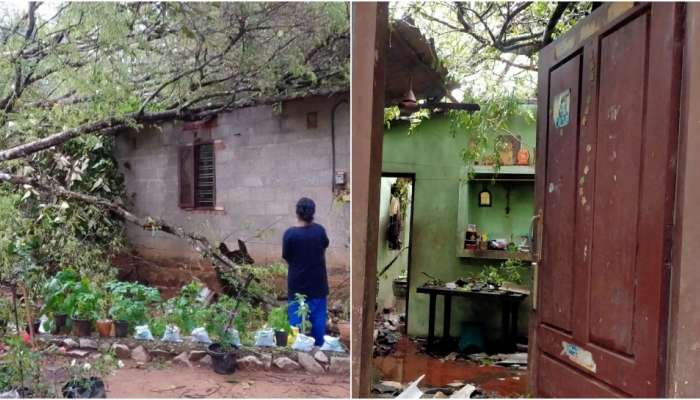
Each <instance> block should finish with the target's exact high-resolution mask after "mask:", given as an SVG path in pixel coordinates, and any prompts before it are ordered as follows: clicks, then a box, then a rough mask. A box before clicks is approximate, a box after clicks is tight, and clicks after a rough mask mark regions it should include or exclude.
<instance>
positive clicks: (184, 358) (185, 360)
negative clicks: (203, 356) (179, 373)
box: [173, 351, 192, 368]
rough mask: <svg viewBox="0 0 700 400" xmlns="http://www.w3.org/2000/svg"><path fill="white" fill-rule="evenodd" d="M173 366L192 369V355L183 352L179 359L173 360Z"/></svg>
mask: <svg viewBox="0 0 700 400" xmlns="http://www.w3.org/2000/svg"><path fill="white" fill-rule="evenodd" d="M173 364H175V365H182V366H186V367H190V368H192V363H190V355H189V354H188V352H186V351H183V352H182V353H180V354H179V355H178V356H177V357H175V358H173Z"/></svg>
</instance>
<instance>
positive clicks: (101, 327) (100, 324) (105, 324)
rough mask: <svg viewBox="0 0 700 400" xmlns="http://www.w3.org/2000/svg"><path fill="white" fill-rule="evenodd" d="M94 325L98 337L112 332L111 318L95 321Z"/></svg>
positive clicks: (107, 335)
mask: <svg viewBox="0 0 700 400" xmlns="http://www.w3.org/2000/svg"><path fill="white" fill-rule="evenodd" d="M95 327H96V328H97V332H98V333H99V334H100V337H109V336H110V335H111V333H112V320H111V319H100V320H98V321H97V322H96V323H95Z"/></svg>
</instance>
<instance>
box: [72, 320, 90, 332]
mask: <svg viewBox="0 0 700 400" xmlns="http://www.w3.org/2000/svg"><path fill="white" fill-rule="evenodd" d="M90 333H92V321H90V320H89V319H75V318H73V335H75V336H90Z"/></svg>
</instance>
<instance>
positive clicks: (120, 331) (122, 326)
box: [114, 320, 129, 337]
mask: <svg viewBox="0 0 700 400" xmlns="http://www.w3.org/2000/svg"><path fill="white" fill-rule="evenodd" d="M128 334H129V322H128V321H121V320H120V321H114V336H115V337H126V335H128Z"/></svg>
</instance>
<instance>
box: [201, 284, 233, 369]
mask: <svg viewBox="0 0 700 400" xmlns="http://www.w3.org/2000/svg"><path fill="white" fill-rule="evenodd" d="M235 303H236V302H235V301H234V300H233V299H231V298H230V297H228V296H226V295H221V296H220V297H219V301H218V302H216V303H214V304H212V305H211V306H209V307H208V309H207V310H206V312H205V314H203V315H204V316H205V318H206V319H207V324H206V328H207V331H208V332H210V333H211V338H212V340H213V343H212V344H210V345H209V346H208V347H207V354H209V356H210V357H211V359H212V367H213V369H214V372H216V373H218V374H232V373H233V372H234V371H235V370H236V351H235V344H236V342H237V340H236V338H235V336H234V329H233V327H232V326H231V324H232V322H233V323H235V322H236V321H231V313H232V312H234V311H232V310H237V307H236V304H235Z"/></svg>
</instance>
